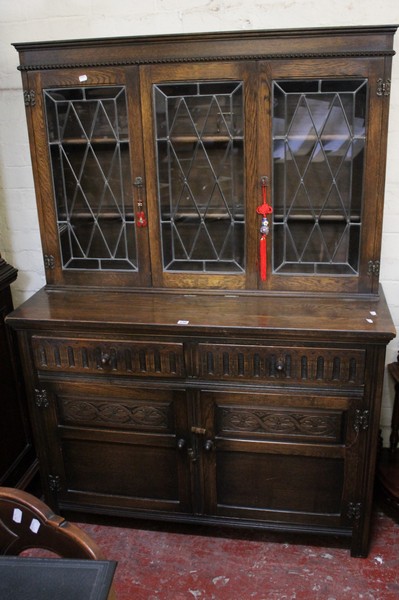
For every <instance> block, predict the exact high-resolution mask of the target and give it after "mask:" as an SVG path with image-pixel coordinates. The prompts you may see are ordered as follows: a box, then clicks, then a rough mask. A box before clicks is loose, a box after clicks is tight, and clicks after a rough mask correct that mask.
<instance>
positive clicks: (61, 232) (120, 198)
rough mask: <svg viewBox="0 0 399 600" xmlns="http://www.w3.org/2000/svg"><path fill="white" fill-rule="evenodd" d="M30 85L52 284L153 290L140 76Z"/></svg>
mask: <svg viewBox="0 0 399 600" xmlns="http://www.w3.org/2000/svg"><path fill="white" fill-rule="evenodd" d="M29 85H30V86H31V87H32V88H33V89H34V90H35V106H33V107H31V108H30V109H29V113H30V114H31V118H32V128H31V129H32V135H33V138H34V143H33V144H32V151H33V152H34V160H36V166H37V172H38V176H37V177H38V180H39V181H38V182H37V183H38V185H37V194H38V202H39V218H40V225H41V230H42V239H43V250H44V254H45V255H47V257H48V258H47V261H46V266H47V267H48V268H47V278H48V282H49V283H67V284H68V283H71V284H74V283H80V284H83V285H139V284H140V285H145V284H146V285H148V284H149V283H150V271H149V264H148V236H147V228H146V227H145V226H144V227H143V226H142V225H143V223H142V222H141V220H140V218H139V215H141V214H145V211H146V207H145V205H144V187H145V186H144V168H143V152H142V134H141V117H140V105H139V103H138V102H137V100H136V98H137V93H138V91H137V88H138V72H137V68H134V67H132V68H127V69H118V68H114V69H109V68H108V69H101V70H99V69H83V70H78V69H71V70H60V71H56V72H50V73H38V74H36V75H29ZM44 157H45V158H46V159H44ZM51 198H52V199H53V201H52V202H51V201H49V199H51Z"/></svg>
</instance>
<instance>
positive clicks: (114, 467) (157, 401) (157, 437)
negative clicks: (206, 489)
mask: <svg viewBox="0 0 399 600" xmlns="http://www.w3.org/2000/svg"><path fill="white" fill-rule="evenodd" d="M43 393H44V394H45V397H46V404H47V407H46V408H44V407H42V408H41V409H40V410H42V415H43V423H44V430H45V432H44V434H45V437H46V439H47V444H48V449H49V452H48V456H47V458H46V467H45V470H46V471H47V476H48V480H47V481H46V485H47V489H48V492H49V496H50V497H53V498H54V504H58V505H59V506H60V507H61V508H62V507H64V508H65V507H68V505H69V504H70V505H72V504H74V505H75V506H76V505H80V506H86V507H97V508H98V509H99V510H100V511H101V509H104V508H105V507H107V510H108V509H112V508H113V507H115V508H118V509H129V510H132V509H133V510H135V509H137V510H144V511H157V512H158V511H161V512H165V511H166V512H190V507H191V500H190V468H189V464H190V463H189V459H188V457H187V453H186V452H183V451H182V448H180V446H181V444H179V440H181V439H183V438H184V434H185V432H186V429H187V402H186V394H185V392H184V391H176V390H173V389H161V388H157V387H149V386H147V387H140V386H139V385H135V386H134V388H133V387H132V386H130V387H124V386H121V385H115V384H110V383H101V384H96V383H77V382H72V383H71V382H68V383H63V382H51V383H47V384H46V386H45V388H44V392H43V391H42V394H43ZM50 449H51V451H50Z"/></svg>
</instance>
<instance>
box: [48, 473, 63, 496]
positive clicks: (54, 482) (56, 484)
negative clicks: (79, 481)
mask: <svg viewBox="0 0 399 600" xmlns="http://www.w3.org/2000/svg"><path fill="white" fill-rule="evenodd" d="M48 486H49V488H50V490H51V491H52V492H59V491H60V489H61V478H60V476H59V475H49V476H48Z"/></svg>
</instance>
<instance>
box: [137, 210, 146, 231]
mask: <svg viewBox="0 0 399 600" xmlns="http://www.w3.org/2000/svg"><path fill="white" fill-rule="evenodd" d="M136 225H137V227H147V217H146V216H145V213H144V211H142V210H141V211H140V212H138V213H137V215H136Z"/></svg>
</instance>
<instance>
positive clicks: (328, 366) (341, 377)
mask: <svg viewBox="0 0 399 600" xmlns="http://www.w3.org/2000/svg"><path fill="white" fill-rule="evenodd" d="M199 349H200V376H201V377H206V378H211V379H213V378H215V379H220V378H222V379H246V378H248V379H251V380H254V379H255V380H256V379H261V380H267V381H270V382H278V383H284V382H286V383H291V384H292V383H294V382H301V383H309V384H325V383H326V382H328V383H329V384H336V385H345V386H349V387H354V386H361V385H363V383H364V365H365V351H364V350H345V349H341V348H339V349H334V348H306V347H292V348H289V347H283V346H252V345H248V346H244V345H241V346H233V345H228V344H219V345H216V344H199Z"/></svg>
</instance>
